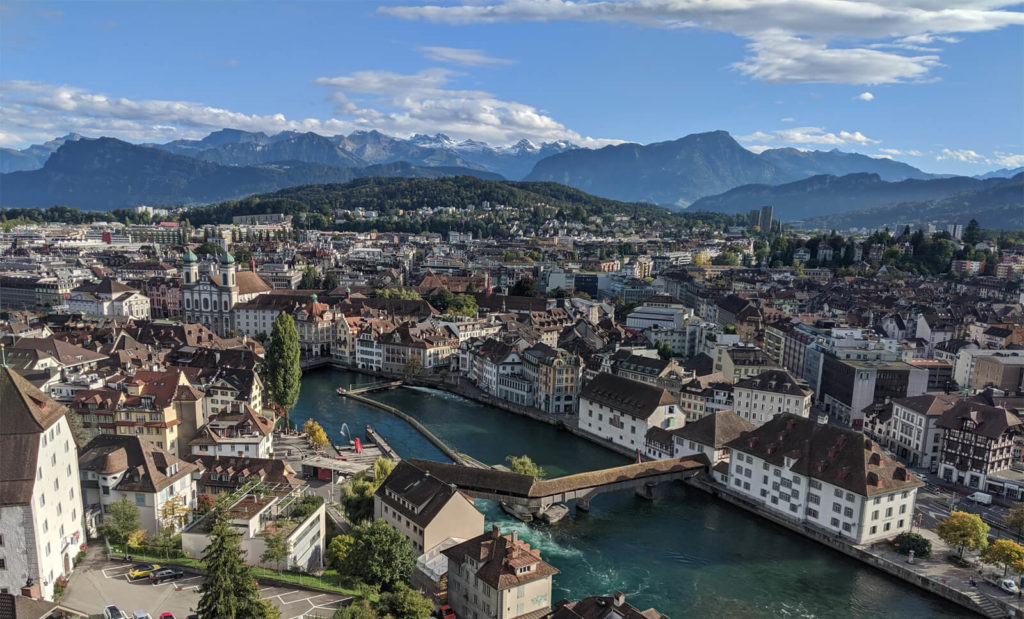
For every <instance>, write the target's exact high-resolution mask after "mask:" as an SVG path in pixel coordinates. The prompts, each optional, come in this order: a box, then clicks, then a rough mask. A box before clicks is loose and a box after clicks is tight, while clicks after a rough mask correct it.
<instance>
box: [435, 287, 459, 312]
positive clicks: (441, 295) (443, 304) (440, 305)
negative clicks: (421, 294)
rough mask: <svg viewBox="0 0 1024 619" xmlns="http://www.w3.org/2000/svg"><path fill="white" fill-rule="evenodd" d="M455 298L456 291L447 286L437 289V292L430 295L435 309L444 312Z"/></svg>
mask: <svg viewBox="0 0 1024 619" xmlns="http://www.w3.org/2000/svg"><path fill="white" fill-rule="evenodd" d="M454 299H455V293H453V292H452V291H451V290H448V289H447V288H442V289H440V290H438V291H437V294H435V295H434V296H432V297H430V304H431V305H433V306H434V309H436V310H437V311H439V312H441V313H442V314H443V313H445V312H446V311H448V306H449V305H451V303H452V301H453V300H454Z"/></svg>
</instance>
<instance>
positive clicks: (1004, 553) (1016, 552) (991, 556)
mask: <svg viewBox="0 0 1024 619" xmlns="http://www.w3.org/2000/svg"><path fill="white" fill-rule="evenodd" d="M980 559H981V560H982V561H984V562H985V563H988V564H989V565H996V566H1000V565H1001V566H1002V567H1003V576H1004V577H1005V576H1006V572H1007V571H1009V569H1010V568H1011V567H1012V568H1013V569H1014V570H1016V571H1018V572H1020V571H1024V546H1021V545H1020V544H1018V543H1017V542H1014V541H1012V540H1008V539H997V540H996V541H994V542H992V543H991V544H989V545H988V547H987V548H985V551H984V552H982V553H981V557H980Z"/></svg>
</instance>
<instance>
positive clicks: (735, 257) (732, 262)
mask: <svg viewBox="0 0 1024 619" xmlns="http://www.w3.org/2000/svg"><path fill="white" fill-rule="evenodd" d="M739 263H740V255H739V254H738V253H736V252H734V251H724V252H722V253H720V254H718V255H717V256H715V257H714V258H713V259H712V260H711V264H719V265H725V266H731V267H734V266H737V265H738V264H739Z"/></svg>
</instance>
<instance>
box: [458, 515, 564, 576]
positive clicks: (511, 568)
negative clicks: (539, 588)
mask: <svg viewBox="0 0 1024 619" xmlns="http://www.w3.org/2000/svg"><path fill="white" fill-rule="evenodd" d="M442 552H443V553H444V555H445V556H446V557H448V560H449V561H454V562H455V563H457V564H459V565H463V564H465V563H466V561H467V559H471V560H472V561H474V563H476V564H479V568H477V570H476V577H477V578H478V579H480V580H482V581H483V582H485V583H487V584H488V585H489V586H490V587H491V588H493V589H497V590H499V591H501V590H505V589H510V588H512V587H518V586H520V585H524V584H526V583H528V582H533V581H535V580H540V579H542V578H550V577H551V576H553V575H555V574H557V573H558V570H557V569H555V568H554V567H553V566H551V565H550V564H548V563H546V562H545V561H543V560H541V558H540V551H539V550H537V549H535V548H530V545H529V544H527V543H526V542H524V541H522V540H520V539H518V537H517V535H516V534H515V533H514V532H513V533H512V534H511V535H505V536H502V535H501V533H500V532H499V530H498V528H497V525H495V526H494V529H492V530H491V531H489V532H487V533H484V534H482V535H479V536H477V537H474V538H473V539H470V540H466V541H465V542H462V543H461V544H456V545H455V546H452V547H451V548H448V549H446V550H444V551H442ZM527 565H532V566H533V567H532V569H531V570H529V571H527V572H523V573H518V569H519V568H521V567H525V566H527Z"/></svg>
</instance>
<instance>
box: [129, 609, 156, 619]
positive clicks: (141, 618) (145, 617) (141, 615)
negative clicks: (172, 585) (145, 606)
mask: <svg viewBox="0 0 1024 619" xmlns="http://www.w3.org/2000/svg"><path fill="white" fill-rule="evenodd" d="M132 619H153V616H152V615H150V614H149V613H147V612H146V611H144V610H137V611H135V614H134V615H132Z"/></svg>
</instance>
